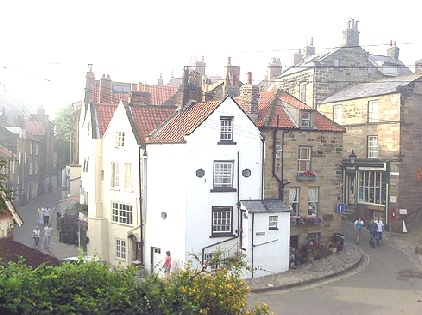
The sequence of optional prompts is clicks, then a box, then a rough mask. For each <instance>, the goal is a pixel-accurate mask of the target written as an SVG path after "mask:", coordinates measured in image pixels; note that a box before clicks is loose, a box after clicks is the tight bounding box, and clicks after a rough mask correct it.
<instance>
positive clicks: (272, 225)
mask: <svg viewBox="0 0 422 315" xmlns="http://www.w3.org/2000/svg"><path fill="white" fill-rule="evenodd" d="M268 229H269V230H278V216H276V215H270V216H269V218H268Z"/></svg>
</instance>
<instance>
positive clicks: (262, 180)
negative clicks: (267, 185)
mask: <svg viewBox="0 0 422 315" xmlns="http://www.w3.org/2000/svg"><path fill="white" fill-rule="evenodd" d="M261 142H262V149H261V150H262V154H261V159H262V161H261V199H264V177H265V171H264V163H265V137H264V136H262V137H261Z"/></svg>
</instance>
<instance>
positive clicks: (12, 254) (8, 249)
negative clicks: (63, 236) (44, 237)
mask: <svg viewBox="0 0 422 315" xmlns="http://www.w3.org/2000/svg"><path fill="white" fill-rule="evenodd" d="M21 256H22V257H23V258H25V264H26V265H27V266H31V267H32V268H36V267H38V266H39V265H41V264H43V263H44V264H46V265H47V266H58V265H60V260H59V259H57V258H56V257H54V256H50V255H47V254H44V253H42V252H40V251H39V250H38V249H35V248H31V247H28V246H26V245H24V244H21V243H19V242H16V241H14V240H12V239H10V238H8V237H4V238H0V258H1V263H8V262H10V261H13V262H16V263H17V262H18V261H19V259H20V257H21Z"/></svg>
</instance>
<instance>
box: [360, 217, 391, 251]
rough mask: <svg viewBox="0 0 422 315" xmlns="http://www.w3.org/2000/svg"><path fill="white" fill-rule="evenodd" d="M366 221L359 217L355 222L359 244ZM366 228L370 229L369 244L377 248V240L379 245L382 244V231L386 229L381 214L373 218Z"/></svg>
mask: <svg viewBox="0 0 422 315" xmlns="http://www.w3.org/2000/svg"><path fill="white" fill-rule="evenodd" d="M364 225H365V224H364V222H363V220H362V218H360V217H359V218H358V219H357V220H356V221H355V223H354V226H355V230H356V244H358V245H359V239H360V236H361V233H362V228H363V226H364ZM366 229H367V230H368V231H369V236H370V241H369V244H370V245H371V246H372V248H375V241H376V242H377V246H380V241H381V239H382V232H383V230H384V223H383V222H382V220H381V218H380V216H378V217H377V219H376V220H374V219H371V222H370V223H369V224H368V225H367V226H366Z"/></svg>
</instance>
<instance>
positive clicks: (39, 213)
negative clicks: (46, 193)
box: [37, 207, 44, 224]
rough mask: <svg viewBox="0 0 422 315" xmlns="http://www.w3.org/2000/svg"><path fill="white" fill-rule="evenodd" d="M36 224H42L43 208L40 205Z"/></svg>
mask: <svg viewBox="0 0 422 315" xmlns="http://www.w3.org/2000/svg"><path fill="white" fill-rule="evenodd" d="M37 211H38V220H37V221H38V222H37V223H38V224H44V209H43V208H42V207H38V210H37Z"/></svg>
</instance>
